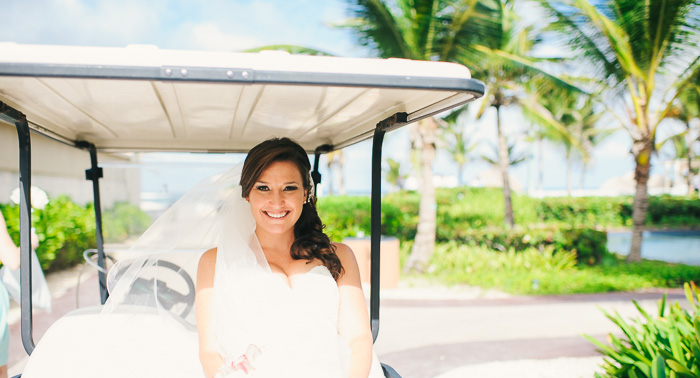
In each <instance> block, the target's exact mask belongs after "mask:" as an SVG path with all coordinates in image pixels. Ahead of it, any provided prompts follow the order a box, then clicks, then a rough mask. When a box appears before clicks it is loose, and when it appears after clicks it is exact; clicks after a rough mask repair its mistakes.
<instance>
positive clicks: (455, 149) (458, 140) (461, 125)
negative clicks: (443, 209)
mask: <svg viewBox="0 0 700 378" xmlns="http://www.w3.org/2000/svg"><path fill="white" fill-rule="evenodd" d="M466 109H467V107H466V106H464V107H462V108H460V109H458V110H455V111H453V112H451V113H449V114H448V115H447V116H445V117H442V118H438V119H437V121H438V123H439V124H440V126H441V128H440V132H439V133H438V135H439V138H440V141H441V142H442V143H441V145H440V147H442V148H443V149H444V150H445V151H446V152H447V153H448V154H449V155H450V158H452V161H454V162H455V163H456V164H457V183H458V185H459V186H462V185H464V181H463V176H464V166H465V165H466V164H467V163H468V162H469V161H470V154H471V152H472V151H474V149H475V148H476V147H477V146H478V145H477V143H476V142H475V141H473V140H472V136H471V135H470V134H468V133H467V125H466V123H465V122H464V115H463V112H464V110H466Z"/></svg>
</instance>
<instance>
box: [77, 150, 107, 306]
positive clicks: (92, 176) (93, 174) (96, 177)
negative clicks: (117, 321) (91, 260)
mask: <svg viewBox="0 0 700 378" xmlns="http://www.w3.org/2000/svg"><path fill="white" fill-rule="evenodd" d="M77 147H78V148H82V149H86V150H88V152H90V163H91V167H90V169H86V170H85V179H86V180H88V181H92V195H93V198H94V204H95V239H96V242H97V265H98V266H99V267H100V268H102V269H103V270H100V271H99V272H98V281H99V285H100V303H102V304H105V302H106V301H107V298H108V297H109V293H108V292H107V275H106V274H105V273H104V271H105V251H104V238H103V237H102V204H101V203H100V178H102V177H103V173H102V168H101V167H99V166H98V165H97V148H95V145H94V144H92V143H89V142H85V141H79V142H78V143H77Z"/></svg>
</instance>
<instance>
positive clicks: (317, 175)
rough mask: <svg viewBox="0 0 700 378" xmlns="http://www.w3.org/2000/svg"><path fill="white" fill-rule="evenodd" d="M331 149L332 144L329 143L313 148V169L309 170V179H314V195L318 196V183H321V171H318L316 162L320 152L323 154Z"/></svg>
mask: <svg viewBox="0 0 700 378" xmlns="http://www.w3.org/2000/svg"><path fill="white" fill-rule="evenodd" d="M331 151H333V146H331V145H330V144H322V145H320V146H318V147H316V149H315V150H314V169H313V171H311V179H313V180H314V182H313V184H314V195H315V196H316V198H318V190H317V189H318V184H320V183H321V172H319V171H318V163H319V159H320V158H321V154H325V153H328V152H331Z"/></svg>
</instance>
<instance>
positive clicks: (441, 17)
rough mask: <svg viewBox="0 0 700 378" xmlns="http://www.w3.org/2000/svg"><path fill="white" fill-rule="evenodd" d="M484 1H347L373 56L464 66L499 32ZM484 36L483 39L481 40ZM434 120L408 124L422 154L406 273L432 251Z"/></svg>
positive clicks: (419, 267) (360, 39)
mask: <svg viewBox="0 0 700 378" xmlns="http://www.w3.org/2000/svg"><path fill="white" fill-rule="evenodd" d="M487 1H488V0H462V1H458V0H451V1H450V0H395V1H387V0H348V1H347V4H348V8H349V11H350V12H351V13H352V19H350V20H348V21H347V22H346V23H345V24H344V25H342V26H344V27H348V28H350V30H351V31H352V32H353V34H354V36H355V38H356V40H357V43H359V44H360V45H362V46H366V47H368V48H369V49H370V50H371V51H372V53H373V54H374V55H376V56H379V57H383V58H389V57H398V58H408V59H416V60H441V61H463V62H469V61H470V59H469V56H470V54H472V53H473V52H474V46H475V44H476V43H478V42H480V41H481V39H483V38H488V36H490V35H492V34H493V33H494V32H495V31H496V30H497V29H498V28H497V27H496V26H497V18H495V17H494V14H495V12H497V9H494V8H493V7H491V6H490V5H489V4H490V3H487ZM485 36H486V37H485ZM436 126H437V125H436V121H435V120H434V119H433V118H427V119H425V120H423V121H420V122H418V124H417V125H415V126H412V127H414V130H412V131H413V132H412V133H411V134H412V138H411V139H412V143H411V145H412V146H413V148H419V149H420V151H421V153H420V156H421V160H422V162H421V171H422V172H421V174H420V175H419V177H421V179H420V180H419V182H420V183H421V186H420V189H421V194H422V196H421V205H420V210H419V219H420V220H419V227H418V233H417V235H416V239H415V242H414V244H413V249H412V251H411V255H410V257H409V259H408V262H407V263H406V265H405V270H415V271H419V272H420V271H424V270H425V269H426V268H427V266H428V263H429V261H430V257H431V256H432V254H433V252H434V249H435V227H436V223H435V219H436V215H435V208H436V206H435V188H434V187H433V184H432V176H433V169H432V162H433V159H434V156H435V141H436V137H435V132H436Z"/></svg>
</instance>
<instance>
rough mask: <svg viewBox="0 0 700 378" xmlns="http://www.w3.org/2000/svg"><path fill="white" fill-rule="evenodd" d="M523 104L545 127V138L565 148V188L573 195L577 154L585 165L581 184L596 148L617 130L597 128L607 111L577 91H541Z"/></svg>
mask: <svg viewBox="0 0 700 378" xmlns="http://www.w3.org/2000/svg"><path fill="white" fill-rule="evenodd" d="M522 104H523V108H524V110H525V112H524V113H525V116H526V117H527V118H530V119H531V120H533V121H534V122H536V123H538V124H539V125H541V126H542V128H543V129H542V131H541V133H542V135H543V137H544V138H546V139H548V140H550V141H552V142H554V143H556V144H560V145H562V146H563V147H564V151H565V158H566V191H567V194H568V195H569V196H570V195H571V189H572V178H571V171H572V165H573V160H574V157H579V158H580V160H581V162H582V165H583V167H582V168H583V169H582V172H581V185H580V186H581V187H582V186H583V175H584V174H585V171H586V169H585V168H586V165H587V164H588V163H589V162H590V159H591V155H592V151H593V148H594V147H595V145H597V144H599V143H600V142H601V141H602V140H603V139H605V138H606V137H608V136H610V135H611V134H612V132H614V131H615V130H613V129H605V130H601V129H600V128H598V127H597V125H598V123H599V122H600V119H601V117H602V116H603V114H604V113H603V112H601V111H599V109H597V107H596V99H595V97H594V95H591V94H582V93H580V92H576V91H556V93H551V92H541V91H540V92H534V93H531V94H530V97H529V98H527V99H526V100H524V101H522ZM553 125H556V127H553ZM572 136H573V138H572Z"/></svg>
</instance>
